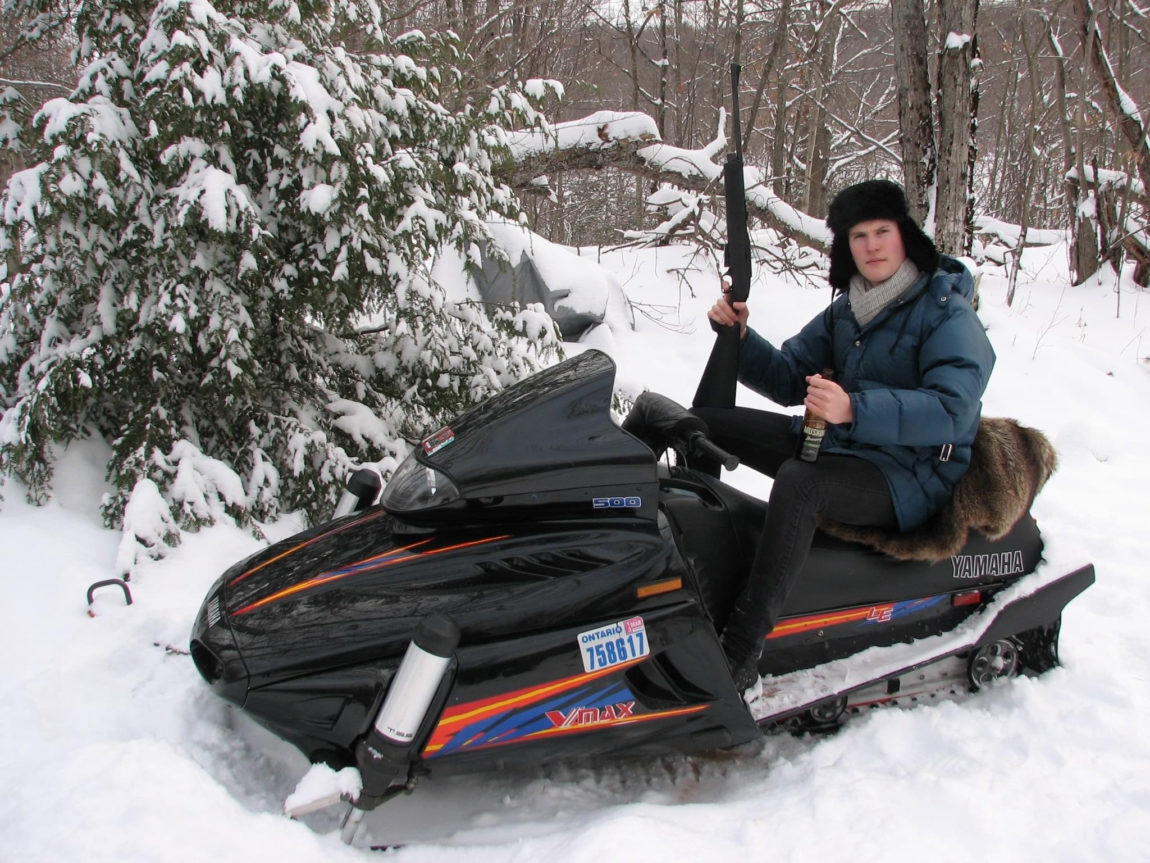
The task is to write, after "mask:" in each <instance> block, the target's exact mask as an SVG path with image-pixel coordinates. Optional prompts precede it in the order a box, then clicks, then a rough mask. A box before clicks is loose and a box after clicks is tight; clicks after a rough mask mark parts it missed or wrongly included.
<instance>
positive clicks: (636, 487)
mask: <svg viewBox="0 0 1150 863" xmlns="http://www.w3.org/2000/svg"><path fill="white" fill-rule="evenodd" d="M614 380H615V364H614V362H613V361H612V360H611V358H610V357H608V356H607V355H606V354H604V353H601V352H600V351H595V350H590V351H586V352H585V353H582V354H580V355H578V356H576V357H572V358H571V359H568V360H565V361H564V362H561V363H559V364H557V365H555V366H552V367H551V368H549V369H546V370H544V371H542V372H540V373H538V374H536V375H533V376H532V377H530V378H528V379H527V380H524V381H521V382H519V383H517V384H514V385H512V386H510V387H508V388H507V389H505V390H503V391H502V392H501V393H499V394H498V395H496V396H494V397H492V398H490V399H488V400H487V401H485V402H483V403H482V404H480V405H477V406H476V407H474V408H472V409H471V410H469V411H467V412H466V413H464V414H462V415H461V416H459V417H458V418H457V419H456V420H454V421H453V422H451V423H450V424H448V425H447V426H445V427H444V428H442V429H440V430H439V431H438V432H436V433H435V434H433V435H431V436H430V437H428V438H427V439H425V440H424V441H423V442H422V443H421V444H420V447H419V449H418V450H417V452H416V455H415V458H417V459H418V460H419V461H420V462H421V463H423V464H425V465H428V466H430V467H433V468H435V469H436V470H439V471H441V472H442V473H444V474H445V475H447V476H448V477H450V479H451V480H452V481H453V482H454V483H455V485H456V486H457V488H458V489H459V492H460V498H461V500H460V501H458V502H456V504H454V505H452V506H449V507H444V508H441V509H437V510H430V511H427V512H419V513H402V514H401V515H402V516H403V517H404V518H409V517H410V518H412V519H416V520H425V519H431V520H439V519H440V518H442V517H444V516H446V517H449V518H452V519H456V518H458V515H457V512H458V510H459V509H461V508H466V509H468V510H469V511H470V512H471V513H472V514H473V515H475V516H476V517H483V518H488V519H489V518H492V517H494V518H504V517H507V516H508V513H507V510H509V509H521V508H528V507H529V508H530V510H531V514H532V518H533V519H538V518H540V517H543V518H546V517H548V516H549V515H556V516H558V515H568V516H570V515H574V516H576V517H580V518H582V517H584V516H586V515H588V514H592V515H599V516H606V517H611V516H619V515H638V516H641V517H643V518H646V519H649V520H652V521H653V520H654V519H655V513H656V509H657V497H658V479H657V476H656V467H655V456H654V453H652V452H651V450H650V449H649V448H648V447H647V446H646V445H645V444H643V443H641V442H640V441H639V440H637V439H636V438H634V437H632V436H631V435H630V434H628V433H627V432H625V431H623V430H622V429H621V428H620V427H619V426H618V425H616V424H615V423H614V422H613V421H612V419H611V398H612V394H613V385H614ZM480 510H484V511H485V514H484V515H483V516H480V513H479V511H480Z"/></svg>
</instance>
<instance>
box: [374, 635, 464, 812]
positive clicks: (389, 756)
mask: <svg viewBox="0 0 1150 863" xmlns="http://www.w3.org/2000/svg"><path fill="white" fill-rule="evenodd" d="M458 645H459V627H458V626H456V625H455V623H454V622H453V621H451V620H449V619H448V618H446V617H444V616H443V615H432V616H431V617H428V618H426V619H424V621H423V622H422V623H421V624H420V625H419V629H418V630H417V631H416V633H415V637H414V638H412V640H411V643H410V644H408V646H407V652H406V653H405V654H404V656H403V660H402V661H401V662H400V664H399V669H398V670H397V671H396V673H395V677H394V678H393V679H392V681H391V686H389V687H388V690H387V695H386V696H385V697H384V699H383V705H382V706H381V707H380V708H379V713H378V714H377V715H376V717H375V722H374V723H372V728H371V731H369V732H368V734H367V736H366V737H364V739H363V740H362V741H360V744H359V746H357V747H356V753H355V755H356V765H357V766H358V767H359V772H360V775H361V777H362V778H363V792H362V793H361V794H360V796H359V798H358V799H357V800H356V802H355V805H356V807H357V808H359V809H374V808H375V807H376V806H378V805H379V804H380V803H382V802H383V801H384V800H385V799H386V798H387V796H388V791H389V789H391V788H392V786H395V785H402V784H404V783H405V782H406V779H407V773H408V767H409V765H410V762H411V754H412V750H413V749H414V748H415V746H416V744H417V742H418V741H417V740H416V734H418V733H419V729H420V726H422V725H423V720H424V719H425V718H426V717H427V709H428V708H429V707H430V706H431V702H432V700H433V699H434V698H435V694H436V693H437V692H438V691H439V687H440V686H441V685H442V683H443V679H444V677H445V676H446V675H447V670H448V668H449V667H450V665H451V657H452V655H453V654H454V653H455V648H456V647H457V646H458Z"/></svg>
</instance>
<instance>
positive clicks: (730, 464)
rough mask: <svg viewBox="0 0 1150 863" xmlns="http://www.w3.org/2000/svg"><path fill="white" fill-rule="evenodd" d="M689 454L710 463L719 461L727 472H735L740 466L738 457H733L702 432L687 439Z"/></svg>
mask: <svg viewBox="0 0 1150 863" xmlns="http://www.w3.org/2000/svg"><path fill="white" fill-rule="evenodd" d="M687 454H688V455H693V456H697V457H698V458H703V459H707V460H708V461H717V462H718V463H719V464H721V465H722V466H723V467H725V468H726V469H727V470H734V469H735V468H737V467H738V466H739V457H738V456H735V455H731V454H730V453H729V452H727V451H726V450H725V449H723V448H722V447H720V446H718V445H717V444H715V443H714V442H712V441H711V439H710V438H708V437H707V436H706V435H705V434H703V433H702V432H695V433H694V434H692V435H690V436H689V437H688V438H687Z"/></svg>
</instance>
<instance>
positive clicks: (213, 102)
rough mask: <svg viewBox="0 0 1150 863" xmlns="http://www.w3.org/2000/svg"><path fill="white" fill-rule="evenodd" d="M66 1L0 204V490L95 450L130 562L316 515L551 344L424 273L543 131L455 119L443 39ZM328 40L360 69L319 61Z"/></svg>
mask: <svg viewBox="0 0 1150 863" xmlns="http://www.w3.org/2000/svg"><path fill="white" fill-rule="evenodd" d="M83 5H84V8H83V9H82V10H81V13H80V15H79V16H78V19H77V22H78V28H79V32H78V36H79V43H78V44H79V48H78V56H79V57H80V58H81V60H83V61H85V62H86V66H84V68H83V69H82V74H81V79H80V83H79V85H78V87H77V89H76V90H75V92H74V93H73V94H72V95H71V96H70V97H69V98H67V99H54V100H52V101H50V102H47V103H46V104H45V105H44V106H43V107H42V108H41V110H40V112H39V113H38V115H37V116H36V119H35V121H34V127H33V129H32V130H31V131H30V134H27V135H25V143H26V145H27V146H29V147H30V156H29V159H28V163H29V164H31V165H32V167H30V168H28V169H27V170H25V171H23V172H21V173H18V174H17V175H16V176H15V177H14V178H13V180H12V182H11V183H10V184H9V186H8V188H7V190H6V192H5V194H4V196H3V199H2V200H0V213H2V225H0V252H3V254H4V256H5V258H6V265H5V266H4V267H3V272H0V282H3V283H5V288H4V292H3V294H0V334H2V336H0V409H2V411H3V416H2V419H0V471H2V472H3V473H5V474H7V475H10V476H14V477H17V478H18V479H20V480H22V481H23V482H24V484H25V485H26V487H27V489H28V493H29V496H30V498H32V499H34V500H43V499H44V498H46V497H47V496H48V495H49V493H50V490H51V476H52V464H53V458H52V452H53V451H54V450H53V446H52V444H54V443H67V442H68V441H70V440H73V439H75V438H77V437H80V436H83V435H88V434H97V435H100V436H102V437H104V438H105V439H107V440H108V441H109V442H110V444H111V446H112V449H113V454H112V458H111V460H110V461H109V465H108V477H109V480H110V481H111V483H112V485H113V486H114V488H115V493H114V494H113V495H112V496H110V498H109V499H108V500H107V502H106V505H105V518H106V520H107V521H108V522H109V523H110V524H117V525H122V526H123V527H124V529H125V535H126V537H128V536H129V535H130V536H131V537H134V539H132V540H131V541H130V542H129V545H130V546H132V547H134V548H136V549H137V552H139V553H145V554H152V553H156V550H157V549H160V550H161V551H162V548H163V547H164V546H166V545H168V544H171V543H172V542H174V541H176V539H178V529H177V528H179V527H182V528H187V527H193V526H198V525H202V524H206V523H210V522H212V521H216V520H219V519H221V518H233V519H236V520H238V521H240V522H244V523H247V522H250V521H251V520H253V519H254V520H262V519H267V518H271V517H274V516H275V515H277V514H278V513H280V512H283V511H290V510H297V509H302V510H305V511H306V512H308V513H309V514H310V515H312V516H317V515H319V514H321V513H326V512H327V511H328V510H329V508H330V505H331V503H332V502H333V501H334V499H335V497H336V495H337V493H338V488H339V486H340V485H341V484H342V482H343V480H344V478H345V477H346V474H347V472H348V470H349V469H350V468H351V467H352V466H353V463H355V462H363V461H373V462H374V461H380V460H387V459H390V458H394V457H397V456H399V455H402V454H403V453H404V452H405V451H406V449H407V446H408V443H407V442H408V441H411V440H414V439H417V438H418V437H420V436H421V435H422V434H423V433H424V432H426V431H427V429H428V428H431V427H434V426H435V425H436V424H437V423H440V422H442V421H443V420H444V419H445V418H446V417H447V416H448V415H450V414H452V413H455V412H458V411H460V410H462V409H463V408H465V407H466V406H467V405H469V404H471V403H473V402H474V401H476V400H478V399H480V398H482V397H484V396H486V395H487V394H489V393H490V392H492V391H493V390H495V389H497V388H499V387H500V386H502V385H503V384H505V383H507V382H509V381H511V380H514V379H518V378H519V377H522V376H523V375H524V374H526V373H528V372H530V371H532V370H533V369H535V368H537V367H538V365H539V362H540V357H541V355H543V354H546V353H548V352H551V351H554V350H555V349H556V342H555V340H554V336H553V331H552V329H551V328H547V327H542V328H541V327H539V326H537V324H536V320H535V319H536V317H537V316H536V315H535V314H534V313H531V312H529V311H528V310H516V309H508V310H495V311H490V310H487V309H485V308H483V307H480V306H476V305H471V304H467V303H465V302H462V301H460V300H458V299H455V298H449V297H448V296H446V294H445V292H444V291H443V290H442V289H441V288H439V287H438V286H437V285H435V284H434V283H433V282H432V281H431V280H430V278H429V277H428V275H427V274H428V272H429V268H430V263H431V261H432V260H433V259H434V257H435V256H436V254H437V253H438V252H439V250H440V249H442V248H445V247H447V246H453V247H455V248H458V249H460V250H467V249H470V248H472V247H474V246H476V245H477V244H483V243H484V242H486V241H487V239H488V230H487V228H486V227H485V219H486V217H487V216H489V215H491V214H496V215H499V216H502V217H508V218H512V219H515V218H517V217H518V210H517V205H516V199H515V197H514V195H513V194H512V193H511V191H510V190H509V189H508V188H507V187H506V186H504V185H502V184H500V183H499V182H498V181H496V180H495V179H493V178H492V172H491V166H492V165H493V164H494V163H495V161H496V160H497V159H499V158H502V155H501V154H502V153H503V152H505V145H506V136H505V134H504V133H503V132H502V131H501V130H502V129H507V128H514V127H516V126H519V127H523V126H531V125H533V124H535V123H537V122H538V119H539V118H538V117H537V115H535V114H534V111H533V109H532V107H531V105H532V101H531V98H530V97H529V95H528V94H527V93H524V92H522V91H518V90H515V89H514V88H506V87H505V88H502V89H501V90H499V91H496V92H494V93H491V94H489V95H488V96H485V97H484V102H483V103H482V104H481V105H479V106H478V107H477V106H474V105H471V104H468V103H466V102H464V103H463V104H462V105H460V104H457V103H458V102H459V101H460V97H459V95H458V94H457V93H456V92H455V91H454V90H455V88H458V85H459V84H460V79H461V75H460V73H459V72H458V71H457V70H456V69H455V68H454V67H453V66H451V65H450V63H449V61H450V59H451V58H452V57H454V56H455V54H456V52H457V45H456V44H455V43H454V42H453V41H452V39H451V37H426V36H423V35H422V34H418V33H413V34H408V35H406V36H404V37H400V38H399V39H394V40H393V39H389V38H388V37H387V36H385V35H384V33H383V31H382V29H381V27H380V21H381V20H382V19H381V15H380V14H379V8H378V5H377V4H376V3H374V2H370V0H368V2H353V0H338V2H331V3H308V4H298V3H293V2H286V0H276V2H271V3H267V2H261V3H258V4H257V3H254V2H242V0H235V2H225V0H217V2H215V3H210V2H207V0H160V2H141V0H115V2H105V3H101V4H83ZM350 24H354V25H355V28H356V32H357V33H359V34H360V35H362V36H363V37H364V38H365V40H366V44H367V50H363V51H357V52H356V53H352V52H350V51H347V50H345V49H344V48H342V47H340V46H338V45H336V44H334V43H335V40H334V37H333V36H332V34H333V33H334V32H337V31H338V30H339V28H343V27H347V26H348V25H350ZM447 97H450V99H451V101H452V103H453V105H454V107H453V108H452V110H448V109H447V108H445V107H444V101H445V100H446V98H447ZM365 416H371V417H373V418H374V421H373V422H371V423H366V422H364V421H363V420H362V418H363V417H365ZM357 417H358V418H360V419H359V420H354V419H353V418H357ZM366 428H370V435H365V434H364V429H366ZM160 501H162V502H163V503H162V506H161V504H160ZM160 509H162V510H163V511H162V512H157V511H158V510H160ZM132 543H135V544H134V545H132ZM121 557H122V564H123V565H124V566H125V567H130V564H127V563H123V560H126V559H127V557H131V555H128V554H127V553H126V552H124V553H122V555H121Z"/></svg>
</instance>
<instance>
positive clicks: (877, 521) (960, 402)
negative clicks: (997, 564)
mask: <svg viewBox="0 0 1150 863" xmlns="http://www.w3.org/2000/svg"><path fill="white" fill-rule="evenodd" d="M827 226H828V227H829V228H830V229H831V233H832V235H833V243H832V246H831V268H830V279H829V280H830V283H831V286H832V288H833V289H834V291H835V293H837V294H838V296H837V298H835V299H833V300H832V302H831V304H830V306H828V307H827V309H826V310H825V311H824V312H823V313H822V314H820V315H819V316H818V317H816V318H815V319H814V320H812V321H811V322H810V323H808V324H807V325H806V326H805V327H803V329H802V330H801V331H800V332H799V333H798V334H797V335H795V336H793V337H792V338H790V339H787V340H786V341H785V342H783V344H782V345H781V346H779V347H775V346H774V345H772V344H771V343H770V342H768V341H767V340H766V339H764V338H763V337H762V336H760V335H759V334H758V333H756V332H755V331H754V330H753V329H750V328H748V326H747V320H748V314H749V312H748V309H747V306H746V304H745V303H734V304H731V303H729V302H727V300H726V299H725V298H723V299H720V300H719V301H718V302H716V303H715V305H714V307H712V308H711V309H710V311H709V312H708V316H709V317H710V319H711V320H712V321H714V322H715V323H716V324H719V325H723V326H738V327H739V328H740V333H741V336H742V341H741V346H740V349H739V380H740V382H742V383H743V384H745V385H746V386H748V387H750V388H751V389H752V390H754V391H755V392H758V393H761V394H763V395H765V396H767V397H768V398H770V399H771V400H772V401H775V402H777V403H778V404H781V405H797V404H800V403H802V404H805V405H806V407H807V408H809V409H811V410H813V411H815V412H816V413H817V414H819V415H821V416H823V417H824V418H825V419H826V420H827V422H828V426H827V432H826V436H825V438H824V440H823V444H822V450H821V454H820V456H819V458H818V460H817V461H815V462H813V463H810V462H805V461H801V460H799V459H797V458H794V455H795V452H796V448H797V443H798V435H799V431H800V427H801V421H802V418H801V417H798V416H789V415H782V414H776V413H772V412H769V411H756V410H751V409H747V408H730V409H719V408H697V409H695V413H696V414H697V415H698V416H700V417H701V418H702V419H703V420H704V421H705V422H706V423H707V426H708V428H709V430H710V436H711V437H712V439H713V440H714V441H715V442H716V443H717V444H719V445H720V446H722V447H723V448H725V449H727V450H728V451H730V452H732V453H734V454H735V455H737V456H739V458H740V460H741V461H742V462H743V463H744V464H747V465H750V466H751V467H753V468H755V469H756V470H760V471H762V472H763V473H766V474H768V475H769V476H772V477H774V480H775V481H774V485H773V487H772V489H771V495H770V506H769V511H768V515H767V520H766V524H765V526H764V529H763V534H762V538H761V539H760V541H759V547H758V550H757V552H756V554H755V559H754V561H753V563H752V565H751V570H750V575H749V578H748V581H747V584H746V586H745V588H744V589H743V591H742V594H741V595H740V597H739V598H738V600H737V601H736V603H735V605H734V609H733V611H732V613H731V616H730V619H729V620H728V622H727V625H726V627H725V628H724V630H723V634H722V641H723V647H724V650H725V651H726V653H727V661H728V663H729V664H730V666H731V669H732V672H733V673H734V675H735V679H736V683H737V684H738V685H739V687H740V688H741V689H742V688H746V687H747V686H750V685H751V684H752V683H754V681H755V680H756V679H757V677H758V672H757V662H758V658H759V655H760V653H761V651H762V648H763V641H764V639H765V637H766V636H767V635H768V634H769V633H770V631H771V629H772V628H773V627H774V625H775V623H776V621H777V620H778V617H779V614H780V612H781V611H782V608H783V604H784V602H785V600H786V597H787V594H788V593H789V591H790V588H791V586H792V585H793V584H794V583H795V580H796V578H797V577H798V575H799V572H800V571H801V570H802V567H803V564H804V563H805V561H806V558H807V553H808V551H809V550H810V545H811V541H812V539H813V537H814V532H815V527H816V524H817V520H818V518H820V517H822V518H826V519H829V520H833V521H838V522H842V523H845V524H855V525H878V526H883V527H897V528H899V529H901V530H907V529H910V528H912V527H915V526H917V525H918V524H921V523H922V522H923V521H925V520H926V519H927V518H928V517H929V516H931V515H933V514H934V513H935V512H937V511H938V510H939V509H940V508H941V507H942V505H943V504H944V503H945V502H946V501H947V500H949V498H950V496H951V494H952V492H953V491H954V486H955V484H956V483H957V482H958V480H959V479H960V478H961V477H962V475H963V474H964V473H965V472H966V469H967V467H968V466H969V464H970V446H971V443H972V442H973V440H974V435H975V432H976V431H977V429H978V421H979V416H980V413H981V408H982V403H981V398H982V393H983V392H984V391H985V389H986V384H987V381H988V379H989V377H990V372H991V369H992V368H993V367H994V351H993V350H992V349H991V346H990V342H989V341H988V340H987V338H986V334H985V332H984V331H983V328H982V324H981V322H980V321H979V320H978V317H977V315H976V314H975V312H974V310H973V308H972V307H971V305H970V300H971V296H972V294H973V290H974V282H973V279H972V277H971V275H970V272H969V271H968V270H967V269H966V268H965V267H964V266H963V265H962V264H961V263H960V262H959V261H957V260H955V259H953V258H949V257H945V256H942V255H940V254H939V253H938V251H937V249H935V246H934V243H933V242H931V240H930V238H929V237H927V236H926V234H924V233H923V231H922V229H921V228H920V227H919V226H918V225H917V224H916V223H915V222H914V221H913V219H911V217H910V211H909V207H908V205H907V201H906V196H905V194H904V193H903V190H902V188H901V187H900V186H898V185H897V184H895V183H892V182H889V181H887V180H869V181H867V182H863V183H859V184H857V185H854V186H851V187H849V188H847V189H844V190H843V191H842V192H840V193H839V194H838V195H837V196H836V197H835V199H834V200H833V201H832V202H831V205H830V208H829V212H828V216H827ZM822 369H832V370H833V371H834V375H833V378H831V379H827V378H824V377H823V376H822V375H821V374H820V373H819V372H820V370H822Z"/></svg>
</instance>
